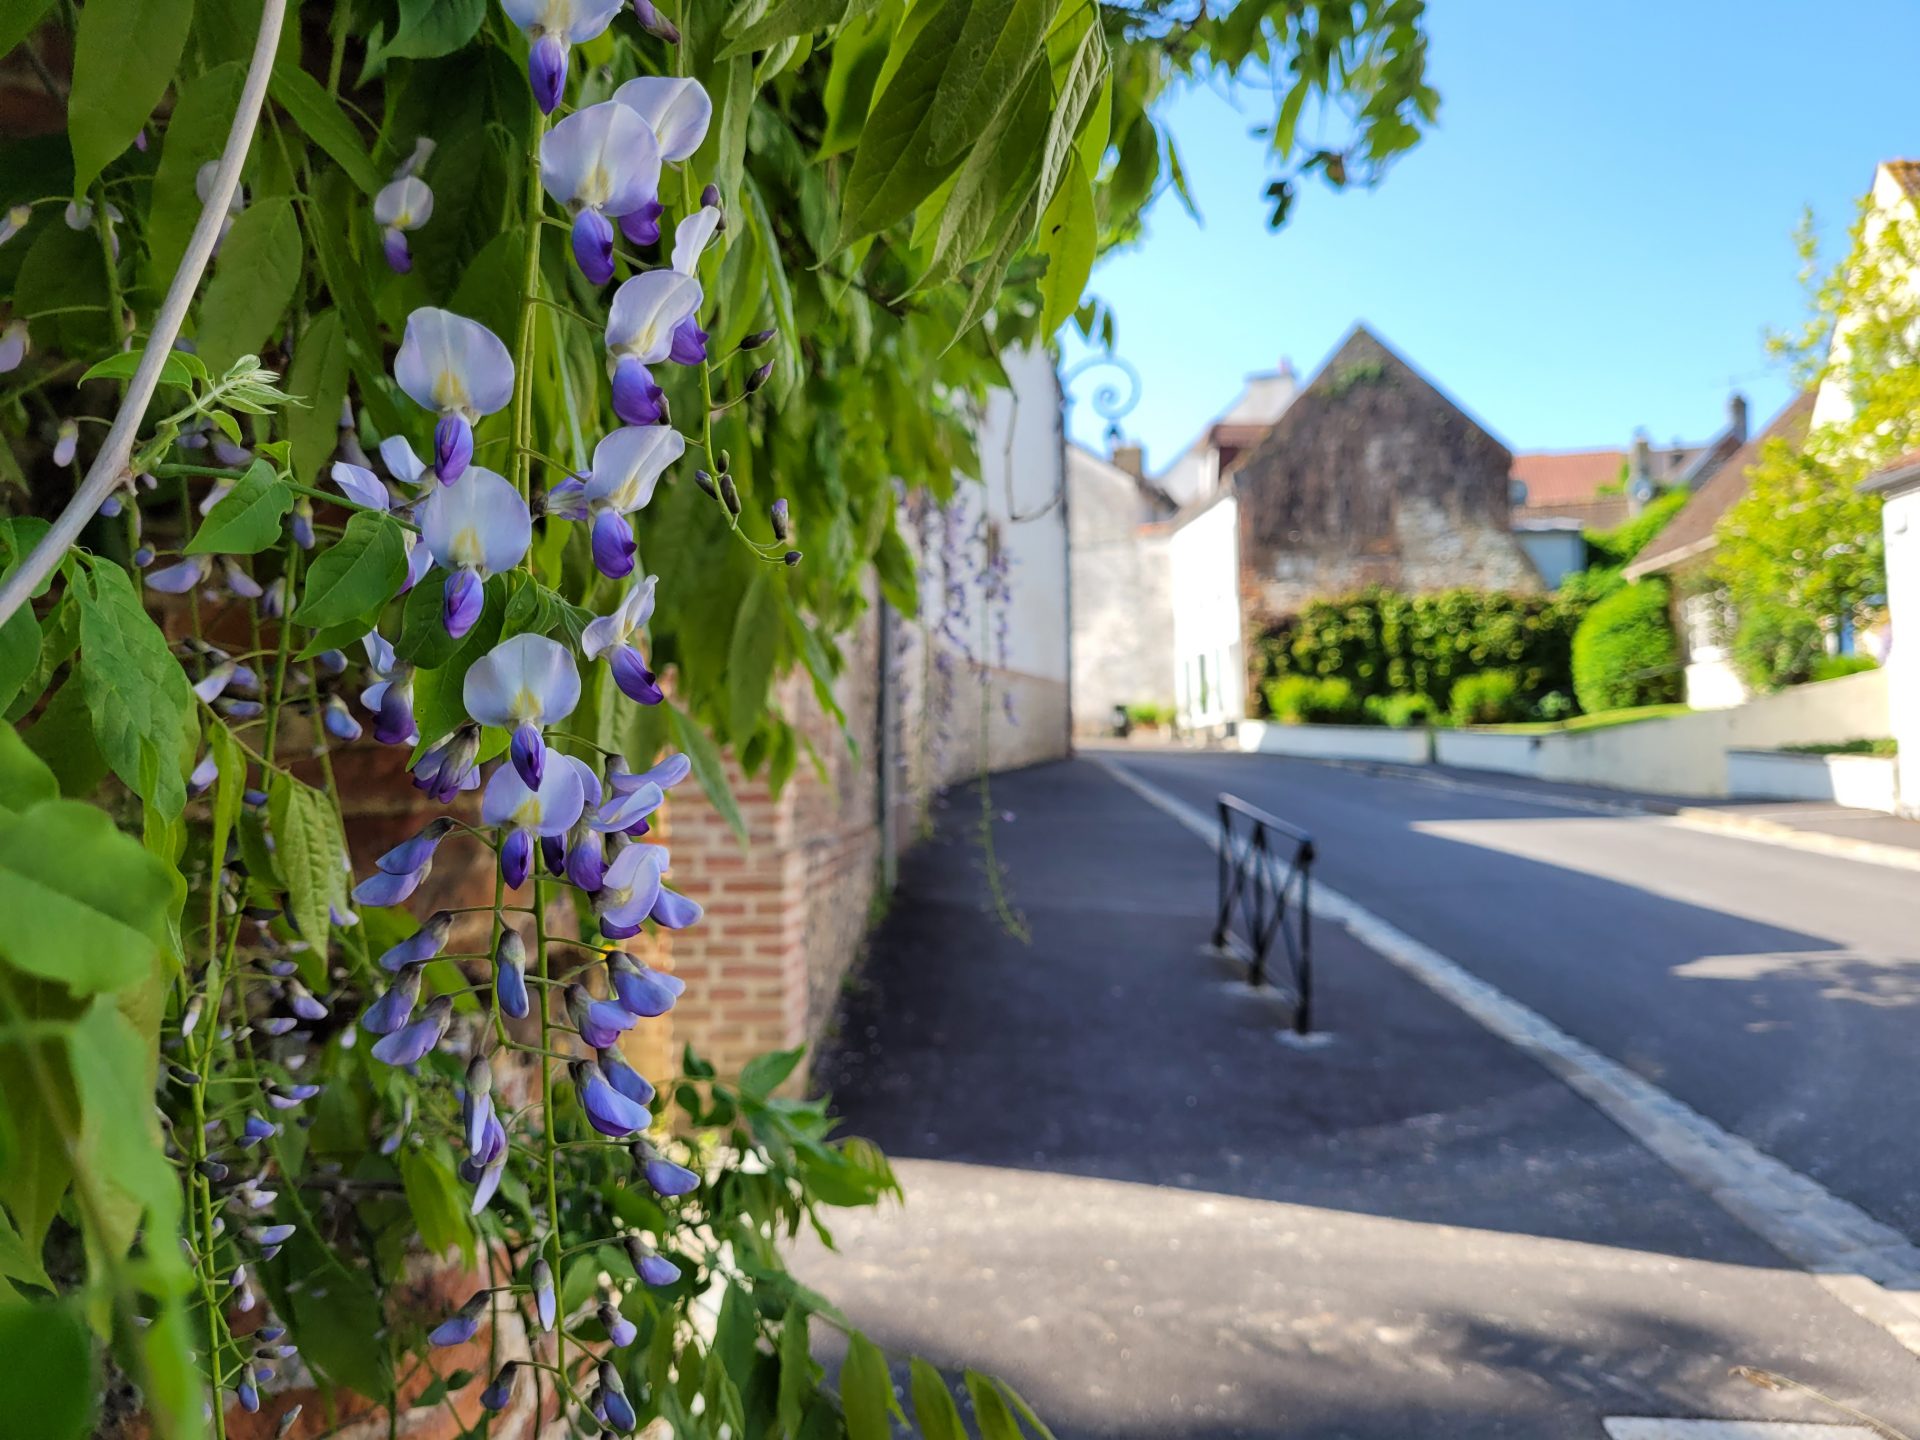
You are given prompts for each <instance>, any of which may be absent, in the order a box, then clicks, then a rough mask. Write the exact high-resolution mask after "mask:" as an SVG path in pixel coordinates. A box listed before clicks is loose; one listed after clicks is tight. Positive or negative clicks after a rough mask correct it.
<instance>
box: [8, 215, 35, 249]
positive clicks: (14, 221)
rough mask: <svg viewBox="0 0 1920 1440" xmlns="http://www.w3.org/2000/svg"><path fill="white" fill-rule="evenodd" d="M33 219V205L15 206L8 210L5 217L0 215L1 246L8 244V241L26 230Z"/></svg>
mask: <svg viewBox="0 0 1920 1440" xmlns="http://www.w3.org/2000/svg"><path fill="white" fill-rule="evenodd" d="M32 219H33V207H32V206H31V205H14V206H12V207H10V208H9V209H8V210H7V213H6V214H5V215H0V245H4V244H6V243H7V241H9V240H11V239H12V238H13V237H14V236H16V235H18V234H19V233H20V232H21V231H22V230H24V229H26V227H27V222H28V221H30V220H32Z"/></svg>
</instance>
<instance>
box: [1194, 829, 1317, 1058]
mask: <svg viewBox="0 0 1920 1440" xmlns="http://www.w3.org/2000/svg"><path fill="white" fill-rule="evenodd" d="M1219 859H1220V907H1219V910H1218V912H1217V915H1216V918H1215V920H1214V926H1213V945H1214V948H1215V949H1216V950H1220V951H1223V952H1224V953H1227V954H1230V955H1236V956H1238V957H1239V958H1241V959H1243V960H1245V961H1246V964H1247V982H1248V983H1249V984H1252V985H1263V984H1269V983H1271V981H1270V979H1269V976H1268V974H1267V959H1268V956H1269V955H1270V954H1271V953H1272V950H1273V944H1274V941H1275V940H1276V939H1277V940H1279V942H1280V945H1281V949H1282V951H1283V952H1284V954H1285V958H1286V962H1287V979H1288V981H1289V982H1290V984H1291V987H1292V994H1293V1002H1294V1004H1293V1028H1294V1031H1295V1032H1296V1033H1297V1034H1301V1035H1305V1034H1307V1033H1309V1032H1310V1031H1311V1030H1312V1029H1313V911H1312V903H1311V902H1312V884H1313V837H1312V836H1311V835H1309V834H1308V833H1307V832H1306V831H1304V830H1302V829H1301V828H1300V827H1299V826H1298V825H1289V824H1288V823H1287V822H1286V821H1284V820H1282V819H1280V818H1279V817H1278V816H1277V815H1269V814H1268V813H1267V812H1266V811H1264V810H1261V809H1258V808H1257V807H1255V806H1252V805H1249V804H1248V803H1247V802H1246V801H1244V800H1242V799H1241V798H1240V797H1239V796H1237V795H1228V794H1225V793H1222V795H1221V796H1220V845H1219ZM1236 922H1237V928H1236ZM1242 932H1244V933H1242Z"/></svg>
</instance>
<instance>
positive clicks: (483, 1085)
mask: <svg viewBox="0 0 1920 1440" xmlns="http://www.w3.org/2000/svg"><path fill="white" fill-rule="evenodd" d="M462 1104H463V1106H464V1107H465V1115H466V1127H465V1128H466V1137H467V1149H468V1150H469V1151H471V1152H472V1153H473V1154H475V1155H478V1154H479V1153H480V1152H481V1150H482V1149H483V1148H484V1145H483V1142H484V1139H485V1136H486V1133H487V1127H488V1126H489V1125H491V1124H492V1123H493V1067H492V1066H491V1065H489V1064H488V1063H487V1057H486V1056H484V1055H476V1056H474V1057H473V1058H472V1059H471V1060H469V1061H468V1062H467V1087H466V1095H465V1098H464V1100H463V1101H462Z"/></svg>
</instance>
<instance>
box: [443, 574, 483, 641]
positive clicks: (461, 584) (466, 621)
mask: <svg viewBox="0 0 1920 1440" xmlns="http://www.w3.org/2000/svg"><path fill="white" fill-rule="evenodd" d="M485 605H486V591H485V589H484V588H483V587H482V586H481V583H480V577H479V576H478V575H476V574H475V573H474V572H473V571H471V570H467V569H460V570H456V571H454V572H453V573H452V574H451V575H449V576H447V585H446V592H445V598H444V601H443V603H442V606H441V619H442V621H443V623H444V624H445V625H446V627H447V634H448V635H450V636H452V637H453V638H454V639H455V640H459V639H461V638H462V637H464V636H465V635H466V633H467V632H468V631H469V630H471V629H473V627H474V626H475V625H477V624H478V623H479V621H480V612H481V610H482V609H483V608H484V607H485Z"/></svg>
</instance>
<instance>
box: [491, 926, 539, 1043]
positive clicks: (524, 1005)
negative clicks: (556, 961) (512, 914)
mask: <svg viewBox="0 0 1920 1440" xmlns="http://www.w3.org/2000/svg"><path fill="white" fill-rule="evenodd" d="M493 993H494V995H495V997H496V998H497V999H498V1000H499V1002H500V1013H501V1014H502V1015H509V1016H511V1017H513V1018H514V1019H515V1020H524V1019H526V1018H527V1012H528V1011H529V1010H530V1009H531V1008H532V1006H531V1004H530V1002H529V1001H528V998H527V942H526V941H525V940H523V939H521V938H520V932H519V931H518V930H516V929H514V928H513V927H512V926H511V925H506V926H502V927H501V930H500V943H499V944H498V945H496V946H494V950H493Z"/></svg>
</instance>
